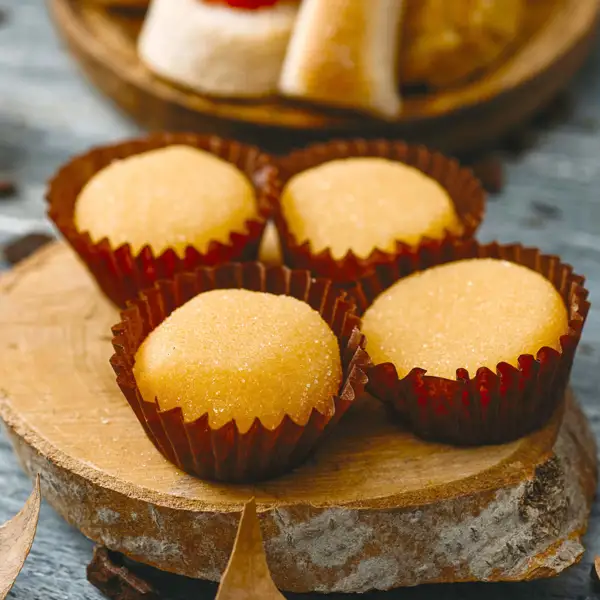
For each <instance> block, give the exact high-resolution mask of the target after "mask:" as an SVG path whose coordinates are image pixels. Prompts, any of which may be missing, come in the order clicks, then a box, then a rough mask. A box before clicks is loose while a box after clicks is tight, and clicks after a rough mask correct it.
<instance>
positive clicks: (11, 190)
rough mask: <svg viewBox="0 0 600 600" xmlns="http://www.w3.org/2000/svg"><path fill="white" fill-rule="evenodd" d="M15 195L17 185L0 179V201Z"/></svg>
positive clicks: (8, 180)
mask: <svg viewBox="0 0 600 600" xmlns="http://www.w3.org/2000/svg"><path fill="white" fill-rule="evenodd" d="M0 14H1V13H0ZM0 22H1V20H0ZM16 193H17V185H16V184H15V182H14V181H11V180H10V179H0V199H5V198H12V197H13V196H14V195H15V194H16Z"/></svg>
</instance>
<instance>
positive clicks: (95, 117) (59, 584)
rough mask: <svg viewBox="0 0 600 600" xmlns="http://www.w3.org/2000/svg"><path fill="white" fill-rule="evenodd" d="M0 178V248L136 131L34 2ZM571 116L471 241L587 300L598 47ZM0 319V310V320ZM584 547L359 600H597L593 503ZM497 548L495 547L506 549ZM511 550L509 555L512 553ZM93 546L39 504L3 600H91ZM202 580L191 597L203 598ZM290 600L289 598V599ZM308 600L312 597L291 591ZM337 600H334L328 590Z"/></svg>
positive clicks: (9, 101) (0, 57)
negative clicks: (471, 578) (546, 273)
mask: <svg viewBox="0 0 600 600" xmlns="http://www.w3.org/2000/svg"><path fill="white" fill-rule="evenodd" d="M0 12H2V13H4V15H5V17H4V19H2V21H3V23H2V25H1V29H0V89H1V90H2V93H1V94H0V172H1V174H2V175H3V176H5V175H10V176H12V178H14V179H15V180H17V181H18V188H19V194H18V196H17V197H15V198H14V199H4V200H2V203H1V204H0V243H4V242H6V241H8V240H10V239H11V238H12V237H14V236H16V235H21V234H23V233H27V232H30V231H51V228H50V227H49V225H48V224H47V222H46V221H45V219H44V204H43V201H42V195H43V191H44V185H45V181H46V180H47V178H48V177H49V176H50V175H51V174H52V172H53V171H54V170H55V169H56V168H57V166H58V165H59V164H61V163H62V162H64V161H65V160H67V158H69V157H70V156H72V155H73V154H75V153H78V152H81V151H84V150H86V149H87V148H88V147H89V146H91V145H94V144H101V143H106V142H108V141H113V140H118V139H121V138H123V137H126V136H131V135H135V134H137V133H138V131H139V130H138V129H137V128H136V127H135V126H134V125H132V124H131V123H130V122H128V121H126V120H125V119H124V118H122V117H121V116H120V115H119V114H117V113H116V112H115V111H114V110H113V109H112V108H111V107H110V106H109V105H108V104H107V103H106V102H105V101H104V99H102V98H101V97H99V96H98V94H96V93H94V92H93V91H92V90H90V89H89V88H88V87H87V86H86V85H85V83H84V82H83V81H82V79H81V77H80V76H79V74H78V73H77V70H76V68H75V66H74V65H73V64H72V62H71V61H70V59H69V57H68V55H67V52H66V51H65V50H64V49H62V48H61V46H60V44H59V42H58V40H57V38H56V35H55V34H54V32H53V30H52V26H51V24H50V22H49V19H48V17H47V14H46V11H45V8H44V6H43V2H42V1H41V0H19V1H18V2H15V0H0ZM569 92H570V99H571V104H572V111H571V113H570V115H568V116H567V117H566V119H565V120H564V121H563V122H562V123H559V124H554V125H553V126H552V127H550V128H546V129H544V130H542V131H540V132H538V135H537V136H534V139H533V140H530V141H531V142H532V144H531V147H530V148H529V149H528V150H526V151H525V152H524V153H523V154H522V155H521V156H520V157H519V158H518V159H515V160H511V161H510V162H509V164H508V166H507V185H506V187H505V189H504V191H503V193H502V194H499V195H497V196H494V197H492V199H491V202H490V205H489V207H488V215H487V219H486V222H485V224H484V226H483V228H482V230H481V233H480V238H481V239H482V240H485V241H488V240H492V239H500V240H502V241H504V242H511V241H514V240H520V241H523V242H524V243H526V244H529V245H536V246H539V247H541V248H542V249H543V250H544V251H545V252H556V253H558V254H560V255H561V256H562V257H563V258H564V259H565V260H567V261H568V262H571V263H572V264H574V265H575V267H576V269H577V270H578V271H579V272H582V273H585V274H586V276H587V278H588V286H589V288H590V291H591V298H592V302H593V303H594V299H595V298H596V297H600V296H599V294H600V232H599V229H598V223H600V196H599V195H598V188H599V186H600V162H599V161H598V156H600V103H598V98H599V97H600V41H598V42H596V44H595V46H594V50H593V54H592V57H591V59H590V60H589V61H588V63H587V64H586V66H585V67H584V69H583V70H582V72H581V73H580V74H579V75H578V77H577V78H576V80H575V81H574V83H573V85H572V86H570V88H569ZM0 318H1V315H0ZM599 372H600V305H598V307H596V306H595V305H594V304H593V306H592V310H591V313H590V316H589V319H588V322H587V324H586V330H585V332H584V336H583V340H582V344H581V346H580V349H579V352H578V355H577V358H576V361H575V365H574V369H573V377H572V386H573V388H574V390H575V392H576V395H577V398H578V400H579V402H580V403H581V405H582V407H583V409H584V412H585V413H586V414H587V416H588V418H589V421H590V423H591V425H592V428H593V430H594V432H595V433H596V434H599V433H600V408H599V405H598V393H599V391H600V389H599V384H598V373H599ZM0 489H1V490H2V494H0V521H5V520H7V519H8V518H10V517H11V516H13V515H14V514H16V513H17V512H18V510H19V509H20V507H21V506H22V505H23V502H24V501H25V499H26V498H27V496H28V494H29V493H30V491H31V484H30V481H29V479H28V478H27V477H26V476H25V475H24V474H23V472H22V470H21V468H20V466H19V464H18V462H17V459H16V458H15V455H14V453H13V452H12V449H11V447H10V444H9V442H8V438H7V436H6V435H5V433H3V432H2V431H1V428H0ZM583 545H584V546H585V548H586V552H585V554H584V556H583V558H582V560H581V562H580V563H578V564H576V565H574V566H573V567H571V568H569V569H567V570H566V571H564V572H563V573H562V574H561V575H560V576H558V577H556V578H553V579H547V580H539V581H533V582H525V583H516V584H472V583H467V584H449V585H446V584H441V585H434V586H422V587H419V588H411V589H404V590H402V591H400V592H398V593H394V592H389V593H386V592H379V593H369V594H366V595H365V596H364V598H365V600H367V599H368V600H392V599H395V598H398V597H400V596H401V597H402V598H403V599H407V600H434V599H438V598H444V600H480V599H481V598H482V597H485V598H486V599H488V600H506V598H507V597H510V598H512V599H513V600H575V599H580V600H583V599H587V598H600V593H598V591H597V589H595V588H594V585H593V583H592V580H591V579H590V576H589V573H590V570H591V565H592V563H593V559H594V556H595V555H596V554H600V502H598V501H596V503H595V504H594V506H593V508H592V514H591V520H590V526H589V529H588V533H587V534H586V536H585V537H584V539H583ZM513 548H514V547H513V546H512V545H510V544H507V546H506V552H507V553H510V552H513V551H514V550H513ZM517 550H518V549H517ZM91 556H92V543H91V542H89V541H88V540H87V539H85V538H84V536H82V535H81V534H80V533H79V532H78V531H76V530H75V529H74V528H72V527H70V526H69V525H67V524H66V523H65V522H64V521H63V519H62V518H61V517H59V516H58V515H57V513H56V512H54V511H53V510H52V509H51V508H50V507H49V506H48V505H47V504H45V505H44V506H43V507H42V513H41V518H40V524H39V528H38V533H37V536H36V540H35V542H34V545H33V549H32V552H31V554H30V556H29V559H28V561H27V563H26V564H25V568H24V569H23V572H22V573H21V575H20V577H19V579H18V580H17V583H16V585H15V588H14V589H13V591H12V592H11V595H10V598H11V599H18V600H39V599H41V598H43V599H44V600H100V598H101V596H100V594H99V593H98V592H97V591H96V590H95V589H94V588H93V587H92V586H91V585H89V583H88V582H87V581H86V577H85V571H86V566H87V564H88V563H89V561H90V559H91ZM215 591H216V588H215V587H214V586H212V585H206V586H203V587H202V588H199V589H198V594H196V595H194V596H189V595H187V596H185V597H194V598H199V599H200V600H212V598H214V594H215ZM290 598H298V597H297V596H294V595H290ZM299 598H300V599H301V600H306V599H308V598H310V600H317V598H318V596H301V597H299ZM332 598H335V599H336V600H344V596H338V595H337V594H336V595H333V596H332Z"/></svg>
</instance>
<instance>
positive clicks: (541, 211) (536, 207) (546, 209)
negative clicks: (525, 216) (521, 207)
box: [531, 202, 562, 221]
mask: <svg viewBox="0 0 600 600" xmlns="http://www.w3.org/2000/svg"><path fill="white" fill-rule="evenodd" d="M531 210H532V211H533V212H534V213H535V214H536V215H537V216H539V217H542V218H544V219H549V220H551V221H555V220H558V219H560V218H561V217H562V210H560V208H558V206H552V205H551V204H546V203H545V202H532V203H531Z"/></svg>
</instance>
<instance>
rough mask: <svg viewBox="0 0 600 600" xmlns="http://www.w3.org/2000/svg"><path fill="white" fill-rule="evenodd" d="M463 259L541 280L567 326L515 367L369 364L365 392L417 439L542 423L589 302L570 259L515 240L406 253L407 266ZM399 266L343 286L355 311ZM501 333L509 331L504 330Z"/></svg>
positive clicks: (459, 440) (505, 437) (490, 434)
mask: <svg viewBox="0 0 600 600" xmlns="http://www.w3.org/2000/svg"><path fill="white" fill-rule="evenodd" d="M466 258H498V259H503V260H507V261H510V262H514V263H517V264H519V265H523V266H526V267H529V268H530V269H532V270H534V271H536V272H537V273H540V274H541V275H543V276H544V277H545V278H546V279H548V280H549V281H550V282H551V283H552V284H553V285H554V287H555V288H556V289H557V291H558V292H559V293H560V295H561V297H562V299H563V300H564V302H565V306H566V307H567V310H568V315H569V330H568V333H567V334H566V335H564V336H562V337H561V339H560V347H561V351H560V352H559V351H557V350H554V349H552V348H548V347H543V348H540V350H539V351H538V353H537V355H536V356H535V357H534V356H532V355H528V354H524V355H521V356H520V357H519V358H518V367H514V366H512V365H509V364H507V363H499V364H498V365H497V366H496V369H495V372H494V371H492V370H490V369H488V368H487V367H481V368H480V369H478V370H477V373H476V374H475V375H474V376H470V375H469V373H468V372H467V371H466V370H465V369H462V368H457V370H456V379H455V380H454V379H446V378H443V377H434V376H429V375H427V374H426V370H425V369H422V368H419V367H415V368H414V369H412V371H411V372H410V373H408V374H407V375H406V376H405V377H404V378H402V379H399V378H398V374H397V371H396V368H395V367H394V366H393V365H392V364H391V363H383V364H379V365H375V366H373V367H372V368H371V369H370V370H369V372H368V376H369V385H368V391H370V392H371V393H372V394H373V395H374V396H376V397H377V398H379V399H380V400H382V401H383V402H385V403H386V404H388V405H389V406H390V407H392V408H393V409H394V411H395V412H396V413H397V414H398V415H399V416H400V417H402V418H403V420H405V421H406V422H407V424H408V426H409V427H410V428H411V429H412V431H414V432H415V433H416V434H417V435H419V436H421V437H423V438H426V439H432V440H436V441H441V442H449V443H453V444H459V445H475V444H495V443H502V442H507V441H510V440H513V439H516V438H518V437H521V436H523V435H525V434H527V433H529V432H531V431H533V430H535V429H537V428H539V427H540V426H542V425H543V424H544V423H545V422H546V421H547V420H548V418H549V417H550V416H551V415H552V414H553V412H554V411H555V409H556V408H557V407H558V406H559V404H560V403H561V402H562V400H563V398H564V394H565V391H566V386H567V384H568V380H569V375H570V372H571V367H572V364H573V358H574V356H575V351H576V349H577V345H578V343H579V340H580V338H581V332H582V329H583V325H584V323H585V319H586V317H587V314H588V310H589V307H590V304H589V302H588V301H587V297H588V291H587V290H586V289H585V287H584V283H585V279H584V278H583V277H581V276H580V275H576V274H575V273H574V272H573V268H572V267H571V266H570V265H568V264H564V263H562V262H561V261H560V259H559V258H558V257H556V256H549V255H544V254H541V252H540V251H539V250H538V249H537V248H526V247H523V246H521V245H520V244H512V245H500V244H498V243H491V244H486V245H480V244H479V243H478V242H476V241H474V240H470V241H463V242H455V243H449V242H446V243H445V244H443V245H442V246H440V248H439V252H438V253H437V254H433V253H432V252H431V251H429V250H427V251H425V250H424V249H421V250H420V251H419V253H418V254H417V255H416V256H415V257H414V259H412V260H411V269H412V270H423V269H426V268H427V267H430V266H432V265H439V264H443V263H447V262H452V261H456V260H462V259H466ZM406 273H407V269H406V264H404V263H403V262H402V261H396V262H395V263H390V264H388V265H382V266H378V267H376V269H375V272H374V273H372V274H371V275H369V276H367V277H366V278H364V279H363V280H361V282H360V283H359V284H358V285H357V286H356V287H355V288H354V289H353V290H350V291H349V293H350V295H352V296H354V297H355V298H356V300H357V303H358V306H359V310H360V311H361V313H362V312H364V310H365V309H366V308H367V307H368V306H369V305H371V304H372V302H373V300H374V299H375V298H376V297H377V296H378V295H379V294H380V293H381V292H383V291H384V290H385V289H387V288H388V287H390V286H391V285H392V284H393V283H395V282H396V281H397V280H398V279H400V278H401V277H403V276H404V275H406ZM400 318H401V317H400ZM506 334H507V335H510V330H507V332H506ZM457 367H458V365H457Z"/></svg>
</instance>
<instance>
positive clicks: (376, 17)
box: [279, 0, 404, 118]
mask: <svg viewBox="0 0 600 600" xmlns="http://www.w3.org/2000/svg"><path fill="white" fill-rule="evenodd" d="M403 3H404V2H403V0H303V1H302V4H301V7H300V11H299V13H298V17H297V19H296V24H295V27H294V31H293V33H292V38H291V40H290V44H289V46H288V50H287V54H286V58H285V61H284V64H283V71H282V73H281V78H280V80H279V89H280V91H281V92H282V93H283V94H285V95H288V96H294V97H299V98H303V99H306V100H312V101H315V102H321V103H324V104H329V105H333V106H340V107H349V108H355V109H359V110H363V111H365V112H370V113H374V114H376V115H378V116H383V117H387V118H393V117H395V116H396V115H397V114H398V113H399V111H400V96H399V93H398V81H397V53H398V47H399V44H400V42H399V39H398V37H399V33H400V21H401V16H402V5H403Z"/></svg>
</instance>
